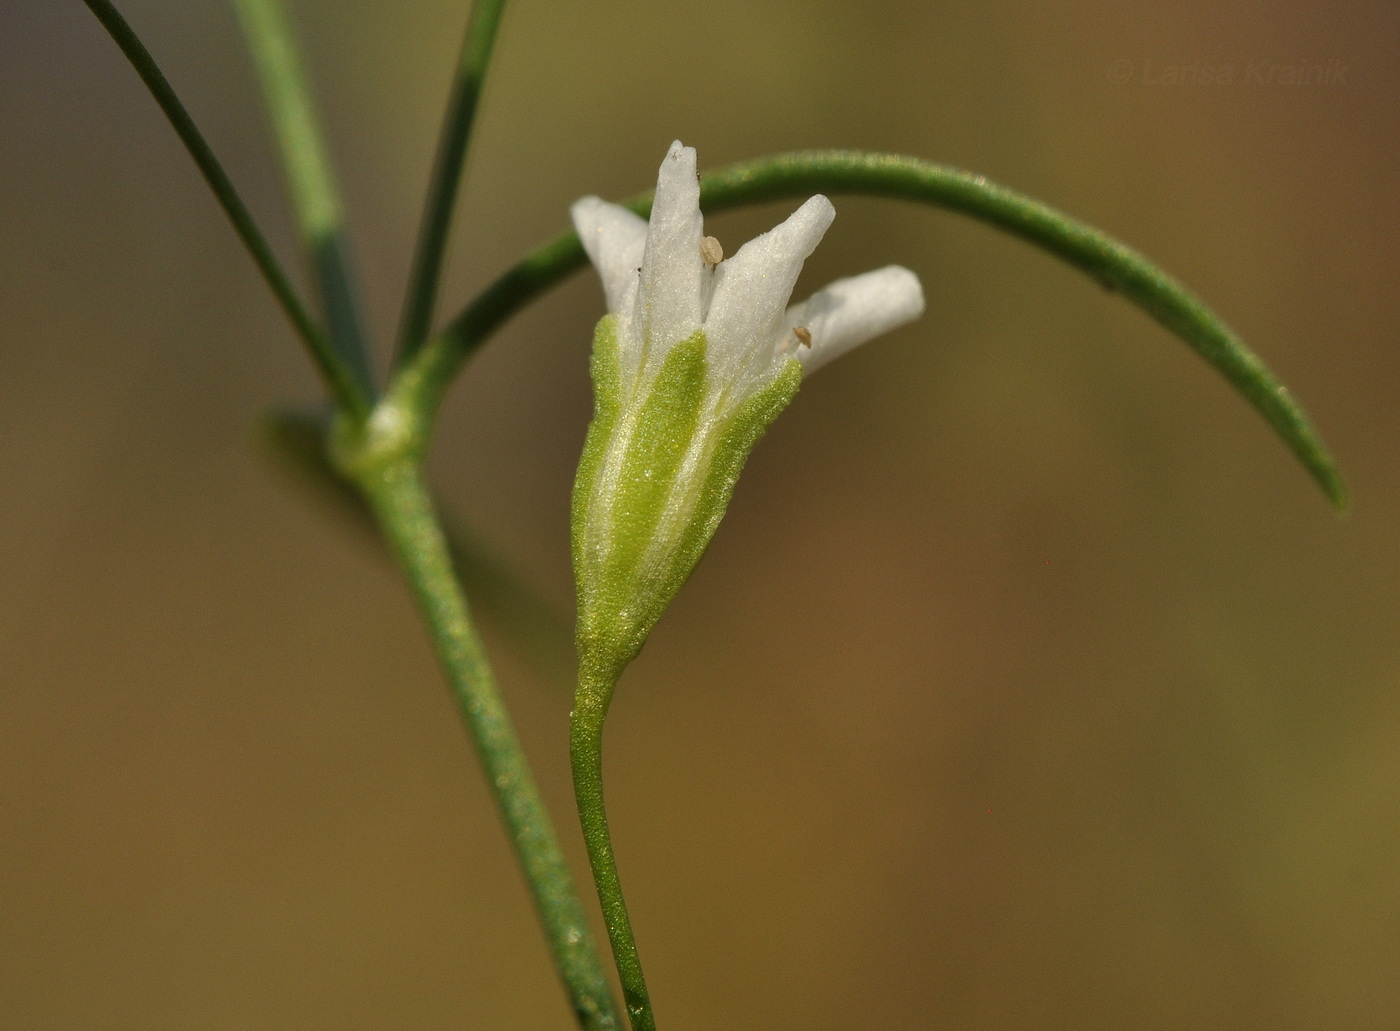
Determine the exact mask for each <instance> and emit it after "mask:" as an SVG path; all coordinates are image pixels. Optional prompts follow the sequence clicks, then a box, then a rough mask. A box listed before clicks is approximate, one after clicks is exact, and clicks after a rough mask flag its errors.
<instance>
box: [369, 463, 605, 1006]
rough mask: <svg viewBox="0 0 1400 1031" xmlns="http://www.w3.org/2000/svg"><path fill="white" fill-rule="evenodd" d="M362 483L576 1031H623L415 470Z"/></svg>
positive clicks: (373, 473)
mask: <svg viewBox="0 0 1400 1031" xmlns="http://www.w3.org/2000/svg"><path fill="white" fill-rule="evenodd" d="M355 478H356V480H357V482H358V483H359V484H360V487H361V489H362V491H363V492H364V494H365V497H366V499H367V500H368V501H369V503H370V505H371V507H372V508H373V509H374V513H375V516H376V518H377V520H378V522H379V525H380V527H381V529H382V530H383V532H384V536H385V538H386V539H387V540H388V542H389V544H390V546H391V547H392V548H393V551H394V553H395V555H396V556H397V558H398V561H399V565H400V566H401V567H402V569H403V571H404V573H405V575H406V576H407V577H408V580H409V583H410V584H411V586H412V588H413V593H414V596H415V597H416V599H417V601H418V604H419V607H420V608H421V610H422V613H423V616H424V618H425V619H426V621H427V623H428V627H429V630H430V632H431V635H432V639H433V644H434V645H435V647H436V651H437V653H438V656H439V658H440V659H441V661H442V664H443V668H444V670H445V671H446V673H447V679H448V682H449V684H450V685H451V688H452V693H453V695H454V697H455V698H456V699H457V704H458V706H459V707H460V709H461V712H462V717H463V719H464V721H465V722H466V724H467V728H468V730H469V731H470V733H471V736H472V739H473V740H474V741H475V742H476V746H477V750H478V753H479V755H480V757H481V763H482V765H483V767H484V768H485V773H486V782H487V784H488V785H489V786H490V788H491V790H492V792H493V793H494V794H495V796H496V802H497V805H498V806H499V808H500V813H501V818H502V819H503V820H504V822H505V825H506V829H507V831H508V833H509V835H510V839H511V843H512V844H513V845H514V847H515V852H516V855H517V857H518V858H519V861H520V865H521V868H522V870H523V871H524V873H525V880H526V882H527V883H528V885H529V888H530V891H531V894H532V895H533V896H534V901H535V906H536V908H537V910H538V911H539V915H540V921H541V923H542V924H543V925H544V930H545V935H546V937H547V938H548V940H549V945H550V950H551V952H552V953H553V955H554V961H555V965H556V967H557V968H558V971H559V976H560V977H561V978H562V979H563V981H564V985H565V988H566V989H567V991H568V993H569V999H570V1002H571V1003H572V1005H573V1008H574V1012H575V1013H576V1014H577V1016H578V1020H579V1024H580V1025H581V1026H582V1027H583V1028H585V1029H586V1031H617V1029H618V1027H619V1023H618V1018H617V1011H616V1007H615V1005H614V1003H613V999H612V995H611V994H610V992H609V990H608V986H607V980H606V978H605V976H604V974H603V968H602V964H601V962H600V960H599V957H598V952H597V948H596V946H595V944H594V941H593V936H592V934H591V933H590V932H589V930H588V923H587V918H586V917H585V915H584V909H583V905H582V903H581V902H580V901H579V898H578V894H577V893H576V892H575V890H574V885H573V880H572V878H571V877H570V875H569V870H568V866H567V865H566V863H565V861H564V856H563V853H562V852H561V851H560V849H559V843H558V840H557V839H556V838H555V835H554V829H553V827H552V826H551V825H550V821H549V814H548V813H547V812H546V811H545V807H544V802H543V801H542V800H541V798H540V795H539V790H538V789H537V788H536V786H535V782H534V778H533V777H532V776H531V774H530V769H529V766H528V765H527V763H526V760H525V754H524V752H523V750H522V749H521V747H520V741H519V739H518V738H517V737H516V734H515V728H514V726H513V725H512V723H511V719H510V716H509V714H508V713H507V711H506V708H505V705H504V704H503V702H502V700H501V696H500V692H499V690H498V689H497V686H496V680H495V676H494V674H493V673H492V671H491V667H490V665H489V664H488V663H487V660H486V655H485V652H484V650H483V649H482V646H481V640H480V638H478V636H477V633H476V630H475V628H474V627H473V625H472V621H471V617H470V615H469V613H468V611H467V604H466V599H465V598H464V597H463V595H462V591H461V587H460V585H459V584H458V582H457V578H456V575H455V573H454V571H453V568H452V561H451V557H450V554H449V552H448V547H447V541H446V539H445V537H444V536H443V532H442V528H441V526H440V524H439V522H438V518H437V514H436V512H435V511H434V509H433V504H432V500H431V498H430V496H429V494H428V490H427V487H426V485H425V484H424V482H423V479H422V475H421V473H420V471H419V468H418V465H417V462H416V461H415V460H414V459H412V458H408V457H395V458H388V459H384V460H381V461H377V462H374V463H373V464H372V465H370V467H369V468H365V469H360V470H356V471H355Z"/></svg>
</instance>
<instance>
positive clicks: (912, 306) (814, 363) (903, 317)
mask: <svg viewBox="0 0 1400 1031" xmlns="http://www.w3.org/2000/svg"><path fill="white" fill-rule="evenodd" d="M923 313H924V290H923V287H922V286H920V285H919V277H918V276H916V275H914V273H912V272H910V271H909V270H908V269H907V268H901V267H900V266H898V265H889V266H887V267H885V268H882V269H876V270H875V271H874V272H867V273H865V274H864V275H861V276H852V277H851V278H849V279H838V280H836V282H834V283H832V284H831V285H830V286H827V287H826V288H824V289H822V290H819V291H817V292H816V293H814V294H813V295H812V296H811V297H809V298H808V299H807V300H805V301H803V302H802V303H801V304H795V305H793V306H792V307H791V308H789V309H788V311H787V315H786V317H785V318H784V319H783V323H782V325H781V326H780V327H779V330H778V333H779V338H780V339H781V338H782V337H784V336H790V335H791V334H792V330H793V327H795V326H801V327H804V328H806V330H807V332H808V333H810V334H811V335H812V346H811V347H798V348H797V349H796V350H795V351H790V352H789V353H791V354H794V355H795V356H796V358H797V360H798V361H800V362H801V363H802V373H803V375H804V376H808V375H811V374H812V373H813V372H815V371H816V370H817V369H819V368H820V367H821V366H823V365H825V364H826V363H827V362H829V361H831V360H832V359H834V358H839V357H841V355H843V354H845V353H846V352H847V351H849V350H851V348H853V347H857V346H859V345H860V344H863V343H865V342H866V341H867V340H871V339H874V338H875V337H877V336H880V335H881V334H882V333H888V332H889V331H890V330H892V329H897V328H898V327H900V326H902V325H904V324H905V323H906V322H912V321H913V320H914V319H917V318H918V317H919V316H920V315H922V314H923Z"/></svg>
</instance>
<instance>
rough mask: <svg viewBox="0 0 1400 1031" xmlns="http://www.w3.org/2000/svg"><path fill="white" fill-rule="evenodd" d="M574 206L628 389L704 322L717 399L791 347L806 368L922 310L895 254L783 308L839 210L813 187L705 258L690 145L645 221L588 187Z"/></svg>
mask: <svg viewBox="0 0 1400 1031" xmlns="http://www.w3.org/2000/svg"><path fill="white" fill-rule="evenodd" d="M572 215H573V221H574V228H575V229H577V230H578V234H579V238H580V239H581V240H582V241H583V246H584V249H585V250H586V251H587V252H588V257H589V259H590V260H591V261H592V262H593V265H594V267H596V268H597V270H598V275H599V276H600V277H601V278H602V280H603V292H604V294H605V295H606V297H607V304H608V311H609V312H611V313H612V314H613V315H615V316H617V318H618V323H617V334H618V346H619V348H620V357H621V361H622V369H621V372H622V378H623V384H624V388H625V389H626V388H627V387H630V388H631V389H632V390H635V389H637V388H639V387H641V386H643V385H644V384H645V383H646V381H647V380H648V379H650V378H651V377H652V376H654V375H655V374H656V372H657V370H659V369H660V367H661V364H662V362H664V361H665V358H666V355H667V354H668V353H669V352H670V349H671V348H672V347H674V346H675V345H676V344H677V343H679V342H681V341H682V340H685V339H686V338H687V337H689V336H691V335H692V334H693V333H694V332H695V331H696V330H698V329H703V330H704V331H705V336H706V338H707V340H708V343H709V352H708V357H709V362H710V368H709V375H710V383H709V390H708V393H709V394H710V396H711V398H712V400H713V402H714V404H715V406H716V407H717V408H719V409H723V408H725V407H733V406H734V405H735V404H737V403H739V402H741V401H742V399H743V398H744V397H746V396H748V395H750V394H752V393H753V392H754V391H755V390H760V389H762V388H763V387H764V386H766V385H767V384H769V383H771V382H772V381H773V380H774V379H776V378H777V375H778V373H779V372H780V371H781V370H782V367H783V365H784V364H785V363H786V361H787V360H788V358H796V359H797V361H798V362H799V363H800V364H801V366H802V370H803V372H804V374H805V373H811V372H814V371H815V370H816V369H818V368H820V367H821V366H823V365H825V364H826V363H827V362H829V361H831V360H832V359H833V358H837V357H839V356H841V355H843V354H845V353H846V352H847V351H849V350H851V349H852V348H853V347H856V346H857V345H859V344H862V343H864V342H865V341H867V340H870V339H872V338H874V337H877V336H879V335H881V334H882V333H888V332H889V331H890V330H892V329H895V328H897V327H899V326H902V325H903V324H904V323H906V322H910V321H912V320H913V319H916V318H918V317H919V315H921V314H922V313H923V310H924V295H923V290H922V289H921V288H920V286H919V280H918V277H916V276H915V275H914V273H912V272H910V271H909V270H908V269H905V268H900V267H899V266H897V265H891V266H888V267H887V268H883V269H879V270H877V271H874V272H867V273H865V274H864V275H861V276H855V277H852V278H850V279H840V280H837V281H836V282H834V283H832V284H831V285H830V286H828V287H826V289H824V290H821V291H819V292H818V293H816V294H814V295H813V296H812V297H810V298H808V299H807V300H806V301H804V302H803V303H801V304H796V305H793V306H792V307H790V308H786V305H787V302H788V299H789V298H790V297H791V295H792V288H793V286H794V285H795V284H796V282H797V276H798V273H800V272H801V271H802V264H803V262H805V261H806V260H807V257H808V255H810V254H811V253H812V251H814V250H815V249H816V246H817V244H818V243H820V242H821V238H822V236H823V235H824V234H825V233H826V230H827V227H828V226H830V225H831V220H832V219H833V218H834V217H835V215H836V211H835V209H834V208H833V207H832V206H831V202H830V201H829V200H827V199H826V198H825V197H823V196H820V195H818V196H816V197H813V198H812V199H811V200H809V201H807V203H805V204H803V205H802V206H801V207H800V208H798V209H797V211H795V212H794V213H793V214H792V215H791V216H790V217H789V218H788V219H787V221H785V222H783V223H782V224H781V225H779V226H778V227H776V228H775V229H772V230H770V231H768V232H766V233H764V234H763V235H762V236H759V237H756V238H755V239H753V240H750V241H749V242H748V243H746V244H744V246H743V247H741V248H740V249H739V252H738V253H737V254H735V255H734V256H733V257H732V258H729V259H727V260H724V261H721V262H719V263H718V264H717V265H710V264H708V263H707V262H706V261H705V258H704V256H703V255H702V240H707V238H705V237H704V235H703V229H702V223H701V217H700V186H699V180H698V179H697V177H696V173H695V150H694V148H692V147H683V146H681V144H680V143H679V142H676V143H672V144H671V149H670V151H669V152H668V153H667V154H666V159H665V160H664V161H663V162H662V163H661V171H660V174H659V175H658V177H657V181H656V199H655V201H654V202H653V204H652V211H651V221H650V223H648V222H646V221H645V220H643V219H642V218H640V217H639V216H637V215H636V214H634V213H632V212H631V211H628V210H627V209H626V208H624V207H620V206H619V205H616V204H608V203H606V202H605V201H602V200H599V199H598V198H597V197H585V198H583V199H582V200H580V201H578V202H577V203H576V204H574V206H573V210H572ZM785 308H786V310H784V309H785ZM794 330H799V331H802V332H800V333H798V334H794ZM628 392H630V391H628Z"/></svg>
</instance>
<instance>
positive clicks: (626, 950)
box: [569, 662, 656, 1031]
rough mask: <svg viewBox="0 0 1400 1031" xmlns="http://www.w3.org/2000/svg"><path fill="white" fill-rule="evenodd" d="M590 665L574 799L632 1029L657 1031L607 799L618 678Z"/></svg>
mask: <svg viewBox="0 0 1400 1031" xmlns="http://www.w3.org/2000/svg"><path fill="white" fill-rule="evenodd" d="M588 666H589V664H588V663H587V662H584V663H582V665H581V669H580V671H579V686H578V693H577V694H576V695H575V697H574V710H573V712H572V713H571V714H570V717H569V759H570V761H571V762H572V764H573V771H574V798H575V800H576V801H577V802H578V816H579V822H580V823H581V824H582V826H583V840H584V843H585V844H586V845H587V847H588V862H589V864H590V865H591V866H592V867H593V882H594V884H596V885H597V887H598V902H599V904H600V905H601V906H602V908H603V922H604V923H605V924H606V925H607V928H608V940H609V942H610V943H611V944H612V952H613V961H614V962H615V963H616V964H617V975H618V979H619V980H620V981H621V982H622V997H623V1001H624V1002H625V1003H626V1004H627V1016H628V1019H629V1020H630V1021H631V1023H632V1031H656V1018H655V1017H654V1016H653V1015H652V1011H651V997H650V995H649V994H648V993H647V983H646V978H644V977H643V976H642V963H641V959H640V958H639V957H638V955H637V940H636V938H635V937H633V935H632V922H631V921H630V920H629V919H628V918H627V903H626V901H625V900H624V899H623V897H622V882H621V881H620V880H619V879H618V875H617V861H616V859H615V858H614V856H613V847H612V835H611V834H610V833H609V832H608V814H607V809H606V807H605V806H604V804H603V721H604V719H605V718H606V717H607V714H608V703H609V702H610V701H611V700H612V690H613V686H614V685H615V684H616V682H617V677H616V676H612V675H606V674H604V675H598V674H594V673H591V672H590V671H589V668H588Z"/></svg>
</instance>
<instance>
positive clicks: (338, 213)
mask: <svg viewBox="0 0 1400 1031" xmlns="http://www.w3.org/2000/svg"><path fill="white" fill-rule="evenodd" d="M234 7H235V8H236V9H237V11H238V16H239V21H240V23H241V24H242V26H243V35H244V38H245V39H246V40H247V42H248V50H249V53H250V54H251V55H252V58H253V64H254V67H255V68H256V69H257V73H258V81H259V82H260V83H261V85H262V91H263V97H264V100H265V101H266V104H267V111H268V115H269V116H270V119H271V122H272V128H273V137H274V138H275V139H276V141H277V149H278V153H279V155H280V156H281V160H282V169H283V172H284V176H285V179H286V182H287V190H288V193H289V195H290V197H291V201H292V210H293V212H294V213H295V215H296V220H297V227H298V230H299V232H300V236H301V243H302V249H303V251H304V253H305V255H306V261H307V265H308V266H309V267H310V269H311V273H312V277H313V279H314V280H315V282H316V286H317V290H318V292H319V293H320V295H321V304H322V307H323V308H324V309H325V313H326V323H327V326H328V328H329V332H330V338H331V343H332V345H334V347H335V349H336V351H337V352H338V353H339V355H340V359H341V361H342V362H343V363H344V364H345V366H346V368H347V369H349V370H350V372H351V374H352V375H353V376H354V377H355V380H356V382H357V383H358V384H359V386H360V389H361V390H362V391H363V392H364V393H365V394H366V395H367V396H371V397H372V396H373V395H374V376H373V373H372V372H371V363H370V358H369V345H368V334H367V332H366V330H365V317H364V305H363V302H362V301H361V299H360V295H359V291H358V289H357V287H356V277H355V275H354V272H353V261H352V259H351V255H350V245H349V239H348V236H347V233H346V228H345V207H344V205H343V204H342V203H341V200H340V192H339V190H338V189H337V188H336V184H335V176H334V174H333V172H332V171H331V161H330V155H329V152H328V150H327V148H326V143H325V137H324V134H323V133H322V132H321V128H320V125H319V123H318V121H317V118H316V111H315V107H314V105H313V104H312V101H311V89H310V86H309V85H308V83H307V77H306V73H305V71H304V69H303V67H302V62H301V57H300V54H299V52H298V47H297V42H296V35H295V34H294V33H293V31H292V26H291V22H290V20H289V19H288V17H287V12H286V10H285V8H284V7H283V5H282V3H281V0H234Z"/></svg>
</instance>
